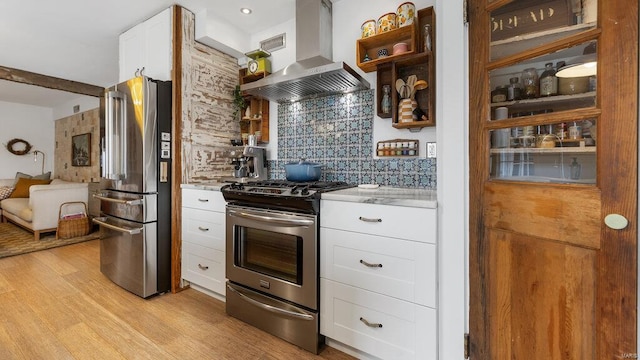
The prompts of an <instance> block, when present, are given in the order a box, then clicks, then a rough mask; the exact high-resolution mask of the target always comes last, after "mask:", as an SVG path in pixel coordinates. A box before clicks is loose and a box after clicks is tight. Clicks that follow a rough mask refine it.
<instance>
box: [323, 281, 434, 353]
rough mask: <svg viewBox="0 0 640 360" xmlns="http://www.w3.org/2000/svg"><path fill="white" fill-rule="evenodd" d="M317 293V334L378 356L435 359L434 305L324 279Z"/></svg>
mask: <svg viewBox="0 0 640 360" xmlns="http://www.w3.org/2000/svg"><path fill="white" fill-rule="evenodd" d="M320 294H321V296H320V308H321V309H322V311H321V312H320V333H321V334H323V335H325V336H327V337H329V338H331V339H334V340H337V341H339V342H341V343H344V344H347V345H349V346H352V347H354V348H356V349H358V350H360V351H363V352H366V353H368V354H371V355H373V356H376V357H379V358H381V359H393V360H400V359H420V360H431V359H433V360H435V359H436V357H437V351H436V344H437V338H436V326H437V323H436V310H435V309H431V308H428V307H424V306H420V305H416V304H412V303H409V302H406V301H402V300H398V299H395V298H391V297H388V296H385V295H380V294H377V293H374V292H370V291H366V290H362V289H358V288H356V287H353V286H348V285H344V284H340V283H337V282H333V281H331V280H327V279H320ZM360 319H363V320H366V321H368V322H369V323H371V324H381V325H382V326H381V327H370V326H367V325H366V324H365V323H364V322H363V321H362V320H360Z"/></svg>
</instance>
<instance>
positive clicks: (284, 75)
mask: <svg viewBox="0 0 640 360" xmlns="http://www.w3.org/2000/svg"><path fill="white" fill-rule="evenodd" d="M332 21H333V20H332V4H331V1H330V0H296V62H295V63H293V64H290V65H288V66H286V67H284V68H282V69H281V70H279V71H276V72H275V73H273V74H271V75H269V76H266V77H264V78H262V79H260V80H257V81H254V82H250V83H246V84H243V85H241V86H240V89H241V90H242V91H243V92H245V93H248V94H250V95H253V96H256V97H259V98H263V99H269V100H272V101H277V102H279V103H283V102H289V101H298V100H301V99H305V98H309V97H313V96H318V95H321V96H326V95H330V94H343V93H348V92H354V91H359V90H365V89H369V82H367V80H365V79H364V78H363V77H362V76H360V74H358V72H357V71H355V70H353V69H352V68H351V67H350V66H349V65H347V64H346V63H344V62H342V61H337V62H333V60H331V59H332V57H333V37H332V30H331V29H332V28H333V27H332Z"/></svg>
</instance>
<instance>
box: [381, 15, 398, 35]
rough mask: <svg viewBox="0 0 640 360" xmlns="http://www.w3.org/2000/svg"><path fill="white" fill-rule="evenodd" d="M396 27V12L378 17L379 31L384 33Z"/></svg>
mask: <svg viewBox="0 0 640 360" xmlns="http://www.w3.org/2000/svg"><path fill="white" fill-rule="evenodd" d="M395 28H396V14H395V13H386V14H384V15H382V16H380V17H379V18H378V29H377V33H378V34H382V33H384V32H387V31H389V30H393V29H395Z"/></svg>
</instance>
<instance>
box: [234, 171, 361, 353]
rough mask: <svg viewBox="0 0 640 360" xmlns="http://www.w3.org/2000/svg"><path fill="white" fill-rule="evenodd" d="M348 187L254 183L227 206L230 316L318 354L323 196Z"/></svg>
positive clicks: (238, 187)
mask: <svg viewBox="0 0 640 360" xmlns="http://www.w3.org/2000/svg"><path fill="white" fill-rule="evenodd" d="M348 187H351V185H349V184H347V183H344V182H310V183H297V182H288V181H277V180H276V181H273V180H267V181H257V182H249V183H245V184H242V183H234V184H230V185H225V186H223V187H222V189H221V191H222V195H223V196H224V198H225V200H226V201H227V218H226V220H227V225H226V227H227V234H226V241H227V252H226V253H227V255H226V256H227V259H226V275H227V279H228V281H227V291H226V295H227V304H226V308H227V314H229V315H231V316H233V317H236V318H238V319H240V320H243V321H245V322H247V323H249V324H251V325H253V326H255V327H257V328H260V329H262V330H264V331H267V332H269V333H271V334H273V335H276V336H278V337H280V338H282V339H284V340H287V341H289V342H291V343H293V344H295V345H298V346H300V347H301V348H303V349H305V350H308V351H310V352H313V353H316V354H317V353H318V352H319V350H320V347H321V346H322V344H323V343H324V337H323V336H321V335H320V332H319V325H320V317H319V310H320V309H319V281H318V276H319V264H320V262H319V261H318V254H319V238H318V235H319V224H320V221H319V217H320V194H321V193H322V192H325V191H331V190H338V189H344V188H348Z"/></svg>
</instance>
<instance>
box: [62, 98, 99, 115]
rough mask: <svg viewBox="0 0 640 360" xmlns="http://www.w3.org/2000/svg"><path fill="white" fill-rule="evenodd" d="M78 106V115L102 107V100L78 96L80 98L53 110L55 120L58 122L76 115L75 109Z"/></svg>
mask: <svg viewBox="0 0 640 360" xmlns="http://www.w3.org/2000/svg"><path fill="white" fill-rule="evenodd" d="M76 105H78V106H79V107H80V110H79V111H78V113H81V112H85V111H87V110H92V109H96V108H98V107H100V98H97V97H93V96H80V95H79V96H78V98H76V99H73V100H71V101H67V102H65V103H63V104H60V105H58V106H56V107H55V108H53V119H55V120H58V119H62V118H66V117H68V116H71V115H73V114H75V113H74V112H73V107H74V106H76Z"/></svg>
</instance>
